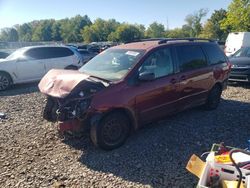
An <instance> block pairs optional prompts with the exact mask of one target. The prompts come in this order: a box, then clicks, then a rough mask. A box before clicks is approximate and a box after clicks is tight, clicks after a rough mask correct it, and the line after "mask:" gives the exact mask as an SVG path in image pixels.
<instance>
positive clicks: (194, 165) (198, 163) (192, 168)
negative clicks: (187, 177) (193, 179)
mask: <svg viewBox="0 0 250 188" xmlns="http://www.w3.org/2000/svg"><path fill="white" fill-rule="evenodd" d="M204 167H205V162H203V161H202V160H201V159H200V158H199V157H198V156H196V155H195V154H193V155H192V156H191V157H190V159H189V161H188V163H187V166H186V169H187V170H188V171H189V172H191V173H192V174H194V175H196V176H197V177H198V178H200V177H201V174H202V172H203V169H204Z"/></svg>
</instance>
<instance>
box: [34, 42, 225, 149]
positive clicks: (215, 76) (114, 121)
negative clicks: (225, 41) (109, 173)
mask: <svg viewBox="0 0 250 188" xmlns="http://www.w3.org/2000/svg"><path fill="white" fill-rule="evenodd" d="M229 72H230V63H229V62H228V59H227V57H226V56H225V55H224V53H223V51H222V50H221V49H220V47H219V46H218V44H217V43H216V42H214V41H210V40H205V39H203V40H201V39H193V38H192V39H161V40H160V39H159V40H154V39H152V40H148V41H142V42H135V43H128V44H124V45H119V46H115V47H111V48H109V49H107V50H105V51H103V52H102V53H100V54H99V55H97V56H95V57H94V58H93V59H91V60H90V61H89V62H88V63H86V64H85V65H83V66H82V67H81V68H80V69H79V71H67V70H51V71H49V72H48V73H47V74H46V75H45V76H44V78H43V79H42V80H41V82H40V83H39V89H40V91H41V92H42V93H44V94H45V95H47V105H46V107H45V108H44V112H43V116H44V118H45V119H47V120H48V121H57V120H58V121H60V127H61V131H66V130H77V129H78V128H82V129H83V128H86V127H89V128H90V133H91V139H92V141H93V142H94V144H95V145H96V146H99V147H100V148H102V149H107V150H109V149H114V148H117V147H119V146H120V145H121V144H123V143H124V142H125V140H126V138H127V137H128V135H129V133H130V132H131V131H133V130H137V129H138V128H139V127H140V126H141V125H143V124H147V123H150V122H152V121H155V120H159V119H161V118H165V117H166V116H167V115H170V114H173V113H176V112H179V111H182V110H184V109H187V108H191V107H194V106H199V105H204V106H205V108H206V109H209V110H212V109H216V108H217V106H218V104H219V102H220V97H221V93H222V90H223V89H225V88H226V86H227V80H228V75H229Z"/></svg>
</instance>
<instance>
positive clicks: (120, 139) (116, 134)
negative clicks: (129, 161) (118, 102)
mask: <svg viewBox="0 0 250 188" xmlns="http://www.w3.org/2000/svg"><path fill="white" fill-rule="evenodd" d="M129 131H130V125H129V119H128V118H127V117H126V116H125V115H124V114H123V113H120V112H114V113H111V114H108V115H107V116H105V117H104V118H103V119H102V120H101V121H100V123H99V124H94V125H92V126H91V129H90V136H91V140H92V142H93V143H94V144H95V145H96V146H97V147H99V148H101V149H104V150H112V149H115V148H118V147H119V146H121V145H122V144H123V143H124V142H125V141H126V139H127V137H128V135H129Z"/></svg>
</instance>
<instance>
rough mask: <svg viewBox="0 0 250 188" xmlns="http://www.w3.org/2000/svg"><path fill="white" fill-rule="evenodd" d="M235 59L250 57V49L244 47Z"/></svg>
mask: <svg viewBox="0 0 250 188" xmlns="http://www.w3.org/2000/svg"><path fill="white" fill-rule="evenodd" d="M233 57H250V47H243V48H240V49H239V50H238V51H236V52H235V53H234V55H233Z"/></svg>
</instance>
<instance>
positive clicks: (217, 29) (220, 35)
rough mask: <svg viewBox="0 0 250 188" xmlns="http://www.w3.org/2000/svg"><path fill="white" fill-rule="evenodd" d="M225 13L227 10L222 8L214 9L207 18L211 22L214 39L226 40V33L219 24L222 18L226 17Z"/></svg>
mask: <svg viewBox="0 0 250 188" xmlns="http://www.w3.org/2000/svg"><path fill="white" fill-rule="evenodd" d="M226 14H227V12H226V10H224V9H220V10H215V11H214V13H213V14H212V15H211V17H210V18H209V20H208V21H210V22H211V24H212V29H213V37H214V38H216V39H219V40H226V37H227V35H228V33H227V32H225V31H224V30H223V29H221V26H220V24H221V22H222V20H223V19H225V18H226Z"/></svg>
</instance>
